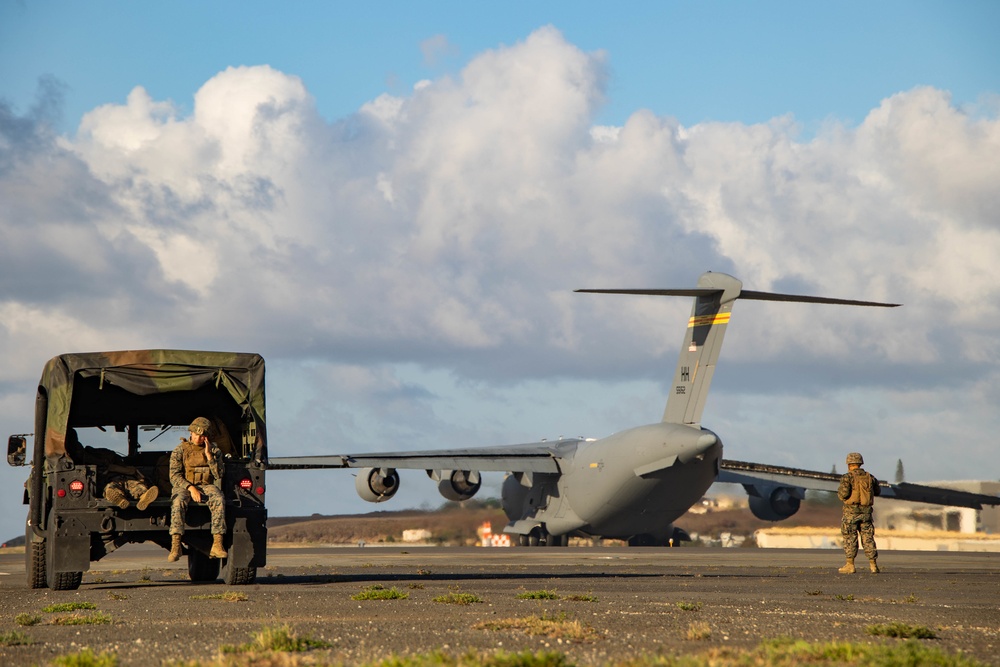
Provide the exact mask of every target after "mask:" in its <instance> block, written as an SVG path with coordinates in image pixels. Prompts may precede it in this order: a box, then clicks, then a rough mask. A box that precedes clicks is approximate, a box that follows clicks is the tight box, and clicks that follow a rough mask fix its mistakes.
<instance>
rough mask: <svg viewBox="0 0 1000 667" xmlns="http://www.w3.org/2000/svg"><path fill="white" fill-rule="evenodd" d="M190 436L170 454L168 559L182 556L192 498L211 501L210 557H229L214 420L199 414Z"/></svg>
mask: <svg viewBox="0 0 1000 667" xmlns="http://www.w3.org/2000/svg"><path fill="white" fill-rule="evenodd" d="M188 431H190V436H191V437H190V438H188V439H186V440H185V439H182V440H181V444H179V445H177V447H176V448H175V449H174V451H173V452H172V453H171V454H170V484H171V486H172V487H173V492H172V496H171V499H170V555H168V556H167V560H168V561H171V562H173V561H176V560H178V559H180V557H181V537H182V536H183V535H184V517H185V516H186V515H187V508H188V505H190V504H191V501H194V502H196V503H200V502H202V501H204V502H205V504H206V505H208V510H209V512H210V513H211V515H212V528H211V530H212V550H211V552H209V554H208V555H209V557H211V558H226V557H227V556H228V555H229V554H227V553H226V550H225V549H224V548H223V547H222V536H223V535H225V533H226V507H225V502H224V499H223V496H222V490H221V489H220V488H219V484H220V483H221V482H222V465H223V464H222V451H221V450H220V449H219V447H218V445H216V444H215V443H213V442H211V441H210V440H209V437H210V436H211V435H212V434H213V432H214V429H213V428H212V422H211V421H209V420H208V419H206V418H205V417H198V418H197V419H195V420H194V421H193V422H191V426H189V427H188Z"/></svg>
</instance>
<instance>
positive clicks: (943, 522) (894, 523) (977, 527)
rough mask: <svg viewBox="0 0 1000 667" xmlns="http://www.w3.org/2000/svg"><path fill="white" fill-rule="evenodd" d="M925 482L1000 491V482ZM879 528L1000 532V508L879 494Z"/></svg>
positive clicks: (918, 530)
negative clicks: (914, 500)
mask: <svg viewBox="0 0 1000 667" xmlns="http://www.w3.org/2000/svg"><path fill="white" fill-rule="evenodd" d="M921 484H926V486H937V487H941V488H945V489H954V490H956V491H968V492H969V493H982V494H986V495H991V496H995V495H998V494H1000V482H979V481H957V482H921ZM875 529H876V530H878V529H883V530H899V531H905V532H922V531H928V530H943V531H948V532H953V533H986V534H988V535H1000V508H998V507H996V506H992V507H984V508H983V509H981V510H976V509H971V508H968V507H949V506H946V505H931V504H927V503H912V502H907V501H903V500H893V499H891V498H879V499H878V500H876V501H875Z"/></svg>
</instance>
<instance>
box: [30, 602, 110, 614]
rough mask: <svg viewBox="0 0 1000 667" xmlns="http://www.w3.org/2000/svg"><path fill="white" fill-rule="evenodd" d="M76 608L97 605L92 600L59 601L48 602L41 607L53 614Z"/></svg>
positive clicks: (94, 606) (94, 607) (89, 607)
mask: <svg viewBox="0 0 1000 667" xmlns="http://www.w3.org/2000/svg"><path fill="white" fill-rule="evenodd" d="M78 609H97V605H96V604H94V603H93V602H60V603H59V604H50V605H49V606H48V607H42V611H44V612H45V613H46V614H54V613H56V612H60V611H76V610H78Z"/></svg>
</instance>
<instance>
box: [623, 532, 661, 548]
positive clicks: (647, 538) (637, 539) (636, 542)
mask: <svg viewBox="0 0 1000 667" xmlns="http://www.w3.org/2000/svg"><path fill="white" fill-rule="evenodd" d="M628 545H629V546H630V547H652V546H655V545H656V540H655V539H653V536H652V535H645V534H643V535H633V536H632V537H630V538H628Z"/></svg>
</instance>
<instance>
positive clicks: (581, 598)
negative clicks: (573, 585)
mask: <svg viewBox="0 0 1000 667" xmlns="http://www.w3.org/2000/svg"><path fill="white" fill-rule="evenodd" d="M563 599H564V600H572V601H573V602H597V596H596V595H590V594H587V595H567V596H566V597H564V598H563Z"/></svg>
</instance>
